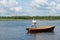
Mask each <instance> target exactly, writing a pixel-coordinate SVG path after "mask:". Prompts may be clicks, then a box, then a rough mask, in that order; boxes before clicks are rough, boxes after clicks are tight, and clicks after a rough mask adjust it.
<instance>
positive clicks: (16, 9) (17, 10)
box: [10, 7, 22, 12]
mask: <svg viewBox="0 0 60 40" xmlns="http://www.w3.org/2000/svg"><path fill="white" fill-rule="evenodd" d="M10 10H12V11H16V12H20V11H21V10H22V7H13V8H10Z"/></svg>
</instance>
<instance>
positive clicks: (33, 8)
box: [0, 0, 60, 16]
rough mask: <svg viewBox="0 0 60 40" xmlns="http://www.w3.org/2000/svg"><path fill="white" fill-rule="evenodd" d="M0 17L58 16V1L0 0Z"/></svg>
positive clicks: (59, 14)
mask: <svg viewBox="0 0 60 40" xmlns="http://www.w3.org/2000/svg"><path fill="white" fill-rule="evenodd" d="M0 16H60V0H0Z"/></svg>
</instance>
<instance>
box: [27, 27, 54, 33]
mask: <svg viewBox="0 0 60 40" xmlns="http://www.w3.org/2000/svg"><path fill="white" fill-rule="evenodd" d="M54 28H55V26H46V27H43V28H26V30H27V31H28V32H29V33H36V32H53V30H54Z"/></svg>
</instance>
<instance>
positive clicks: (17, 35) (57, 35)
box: [0, 20, 60, 40]
mask: <svg viewBox="0 0 60 40" xmlns="http://www.w3.org/2000/svg"><path fill="white" fill-rule="evenodd" d="M37 25H38V26H49V25H51V26H55V29H54V32H50V33H48V32H47V33H35V34H29V33H27V31H26V27H30V26H31V20H20V21H0V40H60V21H59V20H55V21H54V20H52V21H42V20H37Z"/></svg>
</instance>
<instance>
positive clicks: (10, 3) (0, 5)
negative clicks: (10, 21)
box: [0, 0, 22, 15]
mask: <svg viewBox="0 0 60 40" xmlns="http://www.w3.org/2000/svg"><path fill="white" fill-rule="evenodd" d="M21 10H22V7H21V6H20V5H19V2H17V1H16V0H0V14H1V15H12V14H15V12H20V11H21ZM9 12H10V13H9Z"/></svg>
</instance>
